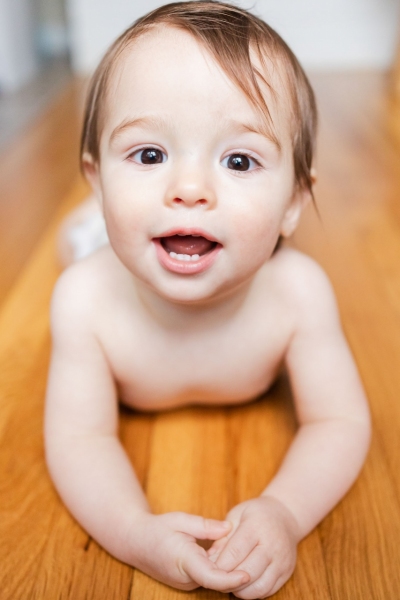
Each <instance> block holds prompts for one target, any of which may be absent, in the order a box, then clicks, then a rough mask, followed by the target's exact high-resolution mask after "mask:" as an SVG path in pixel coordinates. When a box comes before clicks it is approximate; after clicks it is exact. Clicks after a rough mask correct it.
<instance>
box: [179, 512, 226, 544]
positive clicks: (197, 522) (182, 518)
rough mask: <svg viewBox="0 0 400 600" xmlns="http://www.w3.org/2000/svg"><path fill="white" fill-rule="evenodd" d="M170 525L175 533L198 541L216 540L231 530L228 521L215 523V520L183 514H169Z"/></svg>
mask: <svg viewBox="0 0 400 600" xmlns="http://www.w3.org/2000/svg"><path fill="white" fill-rule="evenodd" d="M169 514H170V517H171V518H172V525H173V527H175V528H176V530H177V531H181V532H182V533H188V534H189V535H192V536H193V537H195V538H196V539H198V540H217V539H218V538H221V537H224V536H226V535H227V534H228V533H229V531H230V530H231V529H232V523H230V522H229V521H217V520H216V519H205V518H204V517H199V516H197V515H189V514H187V513H184V512H176V513H169Z"/></svg>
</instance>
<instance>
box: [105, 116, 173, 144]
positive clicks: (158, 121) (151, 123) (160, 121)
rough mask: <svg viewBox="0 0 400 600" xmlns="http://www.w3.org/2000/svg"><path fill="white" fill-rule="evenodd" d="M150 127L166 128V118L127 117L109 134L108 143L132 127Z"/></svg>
mask: <svg viewBox="0 0 400 600" xmlns="http://www.w3.org/2000/svg"><path fill="white" fill-rule="evenodd" d="M146 126H147V127H152V128H153V129H164V130H165V129H167V128H168V127H169V125H168V123H167V120H166V119H165V118H164V117H162V116H155V115H148V116H146V117H135V118H128V119H125V120H124V121H122V123H120V124H119V125H117V127H115V129H113V131H112V133H111V135H110V143H112V142H114V140H115V139H116V138H118V137H119V136H120V135H122V134H123V133H124V131H126V130H127V129H131V128H132V127H146Z"/></svg>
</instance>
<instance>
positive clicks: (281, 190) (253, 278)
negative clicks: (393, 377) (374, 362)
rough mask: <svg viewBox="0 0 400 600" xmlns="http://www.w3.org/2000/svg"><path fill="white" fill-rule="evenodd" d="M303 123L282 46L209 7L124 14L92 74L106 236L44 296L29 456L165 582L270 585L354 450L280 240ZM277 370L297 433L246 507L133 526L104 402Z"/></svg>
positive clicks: (294, 254)
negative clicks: (38, 437) (46, 331)
mask: <svg viewBox="0 0 400 600" xmlns="http://www.w3.org/2000/svg"><path fill="white" fill-rule="evenodd" d="M315 123H316V109H315V103H314V96H313V92H312V90H311V88H310V85H309V83H308V81H307V79H306V76H305V75H304V72H303V71H302V69H301V67H300V65H299V63H298V61H297V60H296V58H295V56H294V55H293V53H292V52H291V51H290V50H289V48H288V47H287V46H286V44H285V43H284V42H283V41H282V39H281V38H280V37H279V36H278V35H277V34H276V33H275V32H274V31H273V30H272V29H271V28H270V27H269V26H268V25H266V24H265V23H264V22H263V21H261V20H260V19H258V18H256V17H254V16H252V15H251V14H249V13H247V12H246V11H244V10H241V9H239V8H236V7H234V6H232V5H229V4H223V3H220V2H210V1H195V2H182V3H179V2H178V3H173V4H169V5H167V6H163V7H161V8H159V9H157V10H155V11H153V12H151V13H150V14H148V15H147V16H145V17H143V18H142V19H140V20H139V21H137V22H136V23H135V24H134V25H133V26H132V27H131V28H130V29H129V30H128V31H126V32H125V33H124V34H123V35H122V36H121V37H120V38H119V39H118V40H117V41H116V42H115V44H114V45H113V46H112V48H111V49H110V50H109V51H108V53H107V54H106V56H105V58H104V59H103V61H102V62H101V64H100V66H99V67H98V69H97V71H96V73H95V75H94V78H93V81H92V84H91V88H90V92H89V97H88V102H87V107H86V115H85V122H84V131H83V137H82V166H83V170H84V173H85V175H86V177H87V178H88V180H89V181H90V183H91V185H92V187H93V190H94V193H95V195H96V197H97V200H98V203H99V205H100V207H101V211H102V213H103V215H104V218H105V223H106V226H107V233H108V237H109V242H110V244H107V245H105V246H104V247H102V248H101V249H100V250H98V251H96V252H94V253H92V254H91V255H90V256H89V257H87V258H84V259H83V260H80V261H78V262H76V263H75V264H73V265H72V266H70V267H69V268H68V269H66V271H64V273H63V274H62V276H61V277H60V279H59V281H58V283H57V286H56V289H55V292H54V296H53V301H52V333H53V341H54V343H53V354H52V359H51V368H50V375H49V382H48V391H47V401H46V415H45V444H46V456H47V463H48V467H49V470H50V473H51V476H52V478H53V480H54V483H55V486H56V488H57V490H58V491H59V493H60V495H61V497H62V499H63V500H64V502H65V504H66V505H67V507H68V508H69V510H70V511H71V513H72V514H73V515H74V516H75V518H76V519H77V520H78V521H79V522H80V523H81V524H82V526H83V527H84V528H85V529H86V530H87V531H88V532H89V533H90V535H91V536H93V538H94V539H95V540H97V542H98V543H99V544H101V545H102V546H103V547H104V548H105V549H106V550H108V551H109V552H110V553H111V554H112V555H113V556H115V557H117V558H118V559H120V560H121V561H124V562H126V563H128V564H129V565H132V566H134V567H136V568H138V569H141V570H142V571H144V572H145V573H147V574H150V575H151V576H152V577H154V578H156V579H158V580H159V581H162V582H164V583H166V584H168V585H170V586H174V587H176V588H179V589H182V590H192V589H194V588H196V587H198V586H204V587H207V588H211V589H213V590H219V591H224V592H228V591H232V592H233V593H234V595H235V596H237V597H238V598H265V597H267V596H270V595H272V594H274V593H275V592H276V591H277V590H278V589H279V588H280V587H281V586H282V585H283V584H284V583H285V582H286V581H287V579H288V578H289V577H290V575H291V574H292V572H293V569H294V566H295V561H296V546H297V544H298V542H299V541H300V540H301V539H302V538H304V537H305V536H306V535H307V534H308V533H309V532H310V531H311V530H312V529H313V528H314V527H315V526H316V525H317V524H318V523H319V522H320V521H321V519H323V518H324V516H325V515H326V514H327V513H328V512H329V511H330V510H331V509H332V508H333V507H334V506H335V504H336V503H337V502H338V501H339V500H340V499H341V498H342V497H343V495H344V494H345V493H346V492H347V490H348V489H349V487H350V486H351V485H352V483H353V482H354V480H355V478H356V477H357V475H358V473H359V471H360V468H361V466H362V464H363V461H364V459H365V456H366V453H367V449H368V445H369V438H370V419H369V412H368V408H367V402H366V399H365V395H364V392H363V388H362V385H361V383H360V379H359V376H358V373H357V369H356V367H355V364H354V361H353V358H352V356H351V353H350V351H349V348H348V346H347V343H346V340H345V338H344V335H343V333H342V330H341V326H340V321H339V317H338V312H337V308H336V304H335V299H334V295H333V292H332V288H331V286H330V284H329V281H328V279H327V277H326V275H325V274H324V273H323V271H322V270H321V268H320V267H319V266H318V265H317V264H316V263H315V262H314V261H313V260H311V259H310V258H308V257H307V256H305V255H303V254H302V253H300V252H298V251H296V250H293V249H289V248H284V247H279V244H278V241H279V240H280V239H281V238H282V237H283V238H286V237H288V236H290V235H291V234H292V233H293V232H294V230H295V229H296V227H297V224H298V222H299V218H300V215H301V212H302V210H303V209H304V207H305V206H306V205H307V203H308V202H309V201H310V199H311V198H312V185H313V180H314V175H313V171H312V155H313V143H314V135H315ZM282 366H284V367H285V368H286V369H287V372H288V374H289V377H290V381H291V386H292V391H293V396H294V402H295V407H296V413H297V418H298V424H299V428H298V431H297V434H296V436H295V438H294V440H293V443H292V445H291V446H290V449H289V451H288V453H287V455H286V457H285V459H284V461H283V464H282V466H281V468H280V470H279V472H278V473H277V474H276V476H275V477H274V478H273V479H272V481H270V483H269V484H268V486H267V487H266V489H265V490H264V491H263V492H262V494H261V495H260V497H258V498H254V499H252V500H249V501H246V502H243V503H241V504H239V505H238V506H234V507H233V508H232V509H231V510H230V511H229V513H228V514H227V515H226V521H214V520H210V519H204V518H202V517H201V516H197V515H190V514H186V513H182V512H174V513H167V514H162V515H155V514H152V512H151V509H150V507H149V504H148V502H147V500H146V497H145V495H144V493H143V491H142V489H141V487H140V485H139V483H138V480H137V478H136V476H135V473H134V470H133V468H132V465H131V464H130V462H129V460H128V458H127V455H126V453H125V451H124V448H123V447H122V445H121V443H120V441H119V439H118V433H117V432H118V401H121V402H122V403H124V404H125V405H127V406H129V407H132V408H134V409H139V410H149V411H153V410H163V409H169V408H175V407H182V406H187V405H193V404H196V405H211V404H214V405H220V406H221V405H227V404H228V403H229V404H239V403H243V402H249V401H250V400H252V399H254V398H256V397H257V396H259V395H260V394H261V393H263V392H264V391H265V390H267V389H268V388H269V387H270V386H271V384H272V383H273V381H274V379H275V378H276V376H277V374H278V372H279V371H280V369H281V368H282ZM196 539H208V540H213V544H212V546H211V547H210V549H209V550H208V551H206V550H205V549H204V548H203V547H201V546H200V545H199V544H197V543H196Z"/></svg>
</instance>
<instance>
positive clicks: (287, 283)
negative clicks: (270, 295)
mask: <svg viewBox="0 0 400 600" xmlns="http://www.w3.org/2000/svg"><path fill="white" fill-rule="evenodd" d="M273 268H274V271H275V279H276V281H277V284H278V287H279V290H280V291H281V293H282V294H283V295H284V297H285V299H286V302H288V303H289V304H290V307H291V309H292V310H293V311H294V312H295V315H296V317H297V319H296V321H297V322H300V323H302V324H304V325H305V326H306V325H318V326H320V325H321V324H323V323H324V324H326V325H328V324H330V325H335V326H338V325H339V315H338V308H337V303H336V298H335V293H334V290H333V287H332V284H331V282H330V280H329V278H328V276H327V274H326V273H325V271H324V270H323V269H322V267H321V266H320V265H319V264H318V263H317V262H316V261H315V260H314V259H312V258H311V257H309V256H307V255H306V254H303V253H302V252H299V251H298V250H294V249H292V248H283V249H282V250H280V251H279V252H278V253H277V255H276V256H275V257H274V259H273ZM286 302H285V303H286Z"/></svg>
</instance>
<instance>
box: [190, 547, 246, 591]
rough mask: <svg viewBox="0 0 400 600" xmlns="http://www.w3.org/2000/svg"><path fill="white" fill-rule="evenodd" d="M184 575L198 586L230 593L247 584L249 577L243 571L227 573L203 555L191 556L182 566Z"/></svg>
mask: <svg viewBox="0 0 400 600" xmlns="http://www.w3.org/2000/svg"><path fill="white" fill-rule="evenodd" d="M182 566H183V569H184V571H185V573H186V574H187V575H188V576H189V577H190V578H191V579H192V580H193V581H195V582H196V583H198V584H199V585H201V586H203V587H205V588H207V589H211V590H216V591H218V592H226V593H227V592H230V591H232V590H236V589H237V588H239V587H240V588H241V587H242V586H243V585H244V584H247V583H249V581H250V577H249V575H248V574H247V573H245V572H244V571H231V572H230V573H227V572H226V571H223V570H222V569H219V568H218V567H216V565H215V564H214V563H212V562H211V561H210V560H209V559H208V558H207V557H206V556H205V555H201V554H197V553H196V554H191V555H190V556H188V557H186V559H185V561H184V564H183V565H182Z"/></svg>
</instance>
